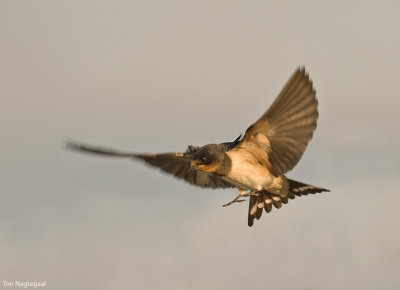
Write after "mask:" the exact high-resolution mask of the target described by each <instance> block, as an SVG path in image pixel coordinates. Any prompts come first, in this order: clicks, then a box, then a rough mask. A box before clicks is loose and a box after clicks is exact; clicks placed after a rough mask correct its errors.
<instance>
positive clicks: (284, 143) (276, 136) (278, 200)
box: [67, 68, 329, 227]
mask: <svg viewBox="0 0 400 290" xmlns="http://www.w3.org/2000/svg"><path fill="white" fill-rule="evenodd" d="M317 105H318V102H317V99H316V93H315V90H314V88H313V85H312V81H311V80H310V78H309V76H308V74H307V73H306V72H305V70H304V68H299V69H297V70H296V71H295V73H294V74H293V75H292V77H291V78H290V79H289V81H288V82H287V84H286V85H285V87H284V88H283V89H282V91H281V92H280V94H279V95H278V97H277V98H276V100H275V101H274V102H273V104H272V105H271V107H270V108H269V109H268V110H267V111H266V113H265V114H264V115H262V116H261V117H260V118H259V119H258V120H257V121H256V122H255V123H254V124H253V125H251V126H250V127H249V128H248V129H247V130H246V132H245V134H244V136H243V137H242V136H239V137H238V138H237V139H236V140H235V141H233V142H225V143H220V144H208V145H205V146H203V147H195V146H188V148H187V150H186V151H185V152H182V153H161V154H136V153H125V152H120V151H116V150H110V149H104V148H99V147H93V146H87V145H83V144H78V143H74V142H68V143H67V147H68V148H70V149H73V150H78V151H82V152H88V153H96V154H101V155H108V156H114V157H127V158H135V159H140V160H142V161H144V162H145V163H147V164H148V165H151V166H155V167H158V168H160V169H161V170H162V171H164V172H166V173H168V174H172V175H174V176H175V177H177V178H181V179H183V180H185V181H186V182H188V183H190V184H193V185H197V186H200V187H204V188H234V187H236V188H238V189H239V195H238V196H237V197H236V198H235V199H233V200H232V201H230V202H229V203H227V204H225V205H224V206H228V205H231V204H233V203H236V202H242V201H244V199H243V197H247V196H248V197H250V198H249V210H248V225H249V226H250V227H251V226H252V225H253V222H254V218H256V219H257V220H258V219H260V217H261V214H262V212H263V209H264V210H265V211H266V212H267V213H268V212H270V211H271V210H272V206H273V205H274V206H275V207H276V208H280V207H281V206H282V203H284V204H286V203H288V199H294V198H295V197H296V196H302V195H307V194H314V193H319V192H323V191H329V190H328V189H325V188H322V187H318V186H313V185H308V184H305V183H302V182H298V181H295V180H292V179H289V178H287V177H286V176H285V175H284V174H285V173H287V172H288V171H290V170H291V169H293V167H294V166H295V165H296V164H297V163H298V162H299V160H300V158H301V156H302V155H303V153H304V151H305V149H306V147H307V145H308V142H309V141H310V140H311V138H312V136H313V132H314V130H315V128H316V127H317V118H318V110H317Z"/></svg>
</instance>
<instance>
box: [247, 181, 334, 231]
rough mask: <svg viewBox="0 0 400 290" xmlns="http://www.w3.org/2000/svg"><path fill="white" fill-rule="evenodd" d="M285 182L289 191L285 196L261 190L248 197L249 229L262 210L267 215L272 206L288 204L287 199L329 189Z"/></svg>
mask: <svg viewBox="0 0 400 290" xmlns="http://www.w3.org/2000/svg"><path fill="white" fill-rule="evenodd" d="M287 181H288V182H289V189H288V192H287V194H286V195H278V194H273V193H270V192H268V191H266V190H262V191H259V192H257V193H258V196H254V195H251V196H250V200H249V215H248V225H249V227H251V226H253V223H254V218H256V219H257V220H259V219H260V218H261V215H262V212H263V208H264V209H265V211H266V212H267V213H268V212H270V211H271V210H272V205H274V206H275V207H276V208H281V207H282V203H283V204H287V203H288V202H289V199H294V198H295V197H296V196H302V195H308V194H315V193H319V192H324V191H327V192H329V191H330V190H329V189H325V188H322V187H318V186H314V185H309V184H305V183H302V182H299V181H295V180H292V179H287Z"/></svg>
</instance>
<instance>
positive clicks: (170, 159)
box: [66, 142, 234, 188]
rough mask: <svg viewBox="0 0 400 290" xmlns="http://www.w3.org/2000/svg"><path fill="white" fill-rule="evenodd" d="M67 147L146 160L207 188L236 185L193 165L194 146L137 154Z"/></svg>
mask: <svg viewBox="0 0 400 290" xmlns="http://www.w3.org/2000/svg"><path fill="white" fill-rule="evenodd" d="M66 145H67V147H68V148H69V149H72V150H76V151H81V152H86V153H93V154H100V155H106V156H112V157H131V158H136V159H140V160H142V161H144V162H145V163H146V164H148V165H150V166H154V167H158V168H160V169H161V170H162V171H163V172H165V173H168V174H172V175H174V176H175V177H177V178H181V179H183V180H185V181H186V182H188V183H190V184H193V185H197V186H200V187H207V188H227V187H234V186H233V185H231V184H230V183H228V182H225V181H224V180H222V179H221V178H219V177H218V176H216V175H211V174H208V173H206V172H202V171H197V170H194V169H192V167H191V164H190V163H191V160H192V158H191V156H192V154H193V153H194V152H195V151H196V149H194V147H193V148H192V149H190V150H188V151H187V152H185V153H162V154H136V153H126V152H119V151H117V150H113V149H104V148H99V147H94V146H87V145H82V144H77V143H74V142H68V143H67V144H66Z"/></svg>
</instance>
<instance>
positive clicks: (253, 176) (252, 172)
mask: <svg viewBox="0 0 400 290" xmlns="http://www.w3.org/2000/svg"><path fill="white" fill-rule="evenodd" d="M223 179H224V180H225V181H227V182H229V183H231V184H232V185H234V186H236V187H238V188H241V189H249V190H261V189H266V188H268V186H269V184H271V182H272V176H271V174H270V173H269V171H268V170H267V169H266V168H265V167H263V166H261V165H258V164H253V163H250V162H237V163H235V162H233V163H232V167H231V170H230V172H229V173H228V174H227V176H225V177H223Z"/></svg>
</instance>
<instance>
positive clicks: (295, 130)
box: [238, 68, 318, 176]
mask: <svg viewBox="0 0 400 290" xmlns="http://www.w3.org/2000/svg"><path fill="white" fill-rule="evenodd" d="M317 105H318V102H317V99H316V98H315V90H314V89H313V85H312V81H311V80H310V79H309V77H308V75H307V73H306V72H305V71H304V68H302V69H301V68H299V69H298V70H297V71H296V72H295V73H294V74H293V76H292V77H291V78H290V80H289V81H288V82H287V84H286V85H285V87H284V88H283V90H282V91H281V93H280V94H279V96H278V97H277V99H276V100H275V101H274V103H273V104H272V105H271V107H270V108H269V109H268V111H267V112H266V113H265V114H264V115H263V116H262V117H261V118H260V119H259V120H258V121H257V122H256V123H254V124H253V125H252V126H250V127H249V128H248V129H247V131H246V134H245V136H244V137H243V139H242V140H241V142H240V143H239V145H238V146H239V147H242V148H244V149H246V148H247V149H248V150H250V151H252V152H253V154H254V152H256V151H257V150H258V151H260V150H261V151H260V152H259V154H257V157H258V159H259V160H260V162H262V163H263V165H265V166H267V167H268V168H269V170H270V172H271V173H272V174H273V175H275V176H280V175H282V174H284V173H286V172H288V171H289V170H291V169H292V168H293V167H294V166H295V165H296V164H297V162H299V160H300V158H301V156H302V155H303V153H304V151H305V149H306V147H307V144H308V142H309V141H310V139H311V138H312V135H313V132H314V130H315V128H316V127H317V119H318V110H317ZM255 148H257V150H254V149H255Z"/></svg>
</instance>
